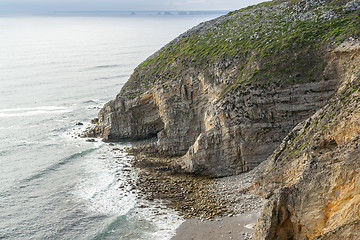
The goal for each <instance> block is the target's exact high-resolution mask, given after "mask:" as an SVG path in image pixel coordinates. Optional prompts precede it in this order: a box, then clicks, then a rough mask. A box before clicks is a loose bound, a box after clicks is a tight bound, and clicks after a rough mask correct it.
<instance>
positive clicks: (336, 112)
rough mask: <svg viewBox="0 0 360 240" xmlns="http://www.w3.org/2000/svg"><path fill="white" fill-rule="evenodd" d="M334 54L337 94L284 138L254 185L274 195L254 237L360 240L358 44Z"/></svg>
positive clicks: (359, 83) (359, 70)
mask: <svg viewBox="0 0 360 240" xmlns="http://www.w3.org/2000/svg"><path fill="white" fill-rule="evenodd" d="M332 55H333V60H332V62H333V65H334V66H336V69H337V70H336V71H337V72H338V73H339V74H340V76H341V79H342V80H341V82H340V84H339V87H338V89H337V91H336V94H335V95H334V96H333V97H332V98H331V99H330V101H329V102H328V103H327V104H326V106H324V107H323V108H321V109H320V110H319V111H317V112H316V113H315V114H314V115H313V116H311V117H310V118H308V119H307V120H305V121H303V122H301V123H300V124H299V125H297V126H296V127H295V128H294V130H293V131H292V132H291V133H290V134H289V135H288V136H287V137H286V138H285V139H284V140H283V142H282V144H281V145H280V147H278V148H277V149H276V150H275V152H274V153H273V154H272V156H271V157H270V158H269V159H268V160H267V161H268V162H267V170H266V171H265V173H263V174H262V175H261V176H260V177H258V179H257V181H256V182H255V184H254V186H253V187H254V188H255V189H256V191H257V192H258V193H259V194H261V195H263V196H264V197H267V198H269V197H270V199H269V202H268V204H267V206H266V207H265V209H264V211H263V213H262V216H261V217H260V219H259V221H258V224H257V236H256V239H359V238H360V233H359V226H360V225H359V223H360V161H359V157H360V42H358V41H350V42H346V43H344V44H342V45H341V46H339V47H337V48H336V49H335V50H334V51H333V53H332Z"/></svg>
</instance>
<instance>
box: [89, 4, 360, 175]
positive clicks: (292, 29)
mask: <svg viewBox="0 0 360 240" xmlns="http://www.w3.org/2000/svg"><path fill="white" fill-rule="evenodd" d="M335 2H336V3H333V2H332V3H331V4H328V3H327V2H326V1H294V2H291V3H290V2H286V1H280V2H279V3H278V2H271V3H264V4H262V5H259V6H255V7H249V8H247V9H243V10H240V11H235V12H232V13H229V14H228V15H226V16H222V17H220V18H217V19H215V20H212V21H209V22H206V23H202V24H200V25H199V26H197V27H194V28H193V29H191V30H189V31H188V32H186V33H184V34H183V35H181V36H179V37H178V38H176V39H175V40H174V41H172V42H170V43H169V44H168V45H166V46H165V47H164V48H163V49H161V50H160V51H158V52H157V53H155V54H154V55H153V56H151V57H150V58H148V59H147V60H146V61H145V62H143V63H142V64H140V65H139V67H138V68H137V69H135V71H134V73H133V74H132V76H131V77H130V79H129V81H128V82H127V83H126V84H125V86H124V87H123V88H122V90H121V92H120V93H119V95H118V96H117V97H116V99H115V100H113V101H110V102H109V103H107V104H106V105H105V106H104V107H103V109H102V110H101V111H100V113H99V117H98V122H97V125H96V127H95V128H94V129H92V130H90V131H88V132H87V134H85V135H86V136H100V137H102V138H103V139H104V140H105V141H119V140H124V139H131V140H147V141H145V142H144V143H143V144H141V147H140V150H141V151H142V152H143V153H149V154H159V155H162V156H172V157H173V156H177V157H179V158H181V160H182V161H181V164H180V165H181V168H182V169H183V170H184V171H186V172H191V173H197V174H203V175H210V176H228V175H233V174H237V173H241V172H244V171H248V170H249V169H252V168H254V167H255V166H256V165H257V164H259V163H260V162H262V161H264V160H265V159H266V158H267V157H268V156H269V155H270V154H271V153H272V152H273V151H274V150H275V148H276V147H277V146H278V145H279V144H280V143H281V140H282V139H283V138H284V137H285V136H286V135H287V133H288V132H289V131H291V129H292V128H293V127H294V126H295V125H296V124H298V123H299V122H301V121H303V120H304V119H306V118H308V117H310V116H311V115H312V114H313V113H315V112H316V111H317V110H318V109H320V108H321V107H323V106H324V105H325V104H326V102H327V101H328V99H329V98H330V97H331V96H332V95H333V94H334V93H335V92H336V90H337V87H338V83H339V81H341V79H342V76H341V69H339V68H338V67H337V65H336V64H338V63H337V62H338V59H337V56H336V54H335V55H334V52H333V51H332V50H333V47H332V46H333V45H332V44H330V43H329V41H332V39H334V40H337V39H340V38H339V34H352V33H354V32H356V31H358V30H356V29H357V28H356V27H355V26H357V25H356V24H358V22H359V21H358V20H357V18H356V13H354V12H353V11H357V10H356V8H355V9H353V7H352V8H348V7H345V3H346V2H347V1H335ZM355 2H356V1H355ZM348 5H349V6H350V5H351V6H353V5H354V4H352V3H351V4H350V3H349V4H347V5H346V6H348ZM336 6H338V7H337V8H335V7H336ZM354 6H357V5H356V4H355V5H354ZM264 18H266V19H267V20H266V21H265V20H262V19H264ZM338 19H339V20H338ZM334 24H337V26H338V28H336V29H337V31H334V30H331V31H330V29H331V27H332V26H333V25H334ZM309 26H311V28H309ZM349 26H350V27H349ZM299 29H300V30H303V31H304V32H305V33H304V34H307V36H303V34H299V32H298V31H299ZM280 32H281V34H280ZM279 34H280V35H279ZM316 37H318V38H319V39H320V38H321V39H322V38H326V39H327V41H320V40H316ZM340 40H341V39H340Z"/></svg>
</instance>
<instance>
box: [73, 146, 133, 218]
mask: <svg viewBox="0 0 360 240" xmlns="http://www.w3.org/2000/svg"><path fill="white" fill-rule="evenodd" d="M101 145H102V143H99V144H98V147H99V146H101ZM99 153H100V156H102V155H104V156H106V157H104V159H102V158H100V159H97V160H95V159H93V160H92V164H89V165H87V168H86V169H85V171H86V176H89V177H88V178H84V179H83V181H81V182H80V183H78V184H77V186H76V189H75V195H77V196H78V197H80V198H81V199H83V200H85V202H86V204H87V207H88V210H90V211H91V212H97V213H101V214H105V215H108V216H115V215H125V214H126V213H127V212H129V211H130V210H131V209H132V208H134V206H135V204H136V195H135V194H134V193H131V191H130V190H131V186H130V184H129V183H128V182H127V181H126V180H128V179H126V177H125V176H124V177H122V176H120V175H121V174H122V173H123V172H122V171H121V169H122V167H123V164H128V163H127V162H129V161H130V158H126V157H125V158H124V159H123V160H124V162H122V163H120V164H118V163H115V161H114V159H111V155H112V154H113V153H111V152H109V148H107V147H103V148H100V149H99ZM97 156H99V155H97ZM128 177H130V176H128Z"/></svg>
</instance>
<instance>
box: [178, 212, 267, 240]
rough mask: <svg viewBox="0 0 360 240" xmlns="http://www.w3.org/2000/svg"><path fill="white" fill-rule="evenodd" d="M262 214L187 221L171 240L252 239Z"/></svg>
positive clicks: (253, 213)
mask: <svg viewBox="0 0 360 240" xmlns="http://www.w3.org/2000/svg"><path fill="white" fill-rule="evenodd" d="M259 215H260V213H256V212H248V213H243V214H240V215H238V216H235V217H224V218H222V219H220V220H214V221H202V220H197V219H189V220H186V221H185V222H184V223H183V224H182V225H181V226H180V227H179V228H178V229H177V230H176V235H175V236H174V237H173V238H172V239H171V240H220V239H233V240H248V239H252V235H253V233H254V226H255V224H256V221H257V218H258V217H259Z"/></svg>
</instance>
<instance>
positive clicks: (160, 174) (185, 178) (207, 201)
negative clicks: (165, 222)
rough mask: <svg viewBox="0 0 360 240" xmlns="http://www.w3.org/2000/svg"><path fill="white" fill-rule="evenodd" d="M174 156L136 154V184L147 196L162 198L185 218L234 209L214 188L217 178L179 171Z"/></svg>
mask: <svg viewBox="0 0 360 240" xmlns="http://www.w3.org/2000/svg"><path fill="white" fill-rule="evenodd" d="M173 162H174V160H172V159H169V158H155V157H144V156H137V157H136V158H135V160H134V161H133V165H134V166H135V167H137V168H139V169H140V172H139V178H138V181H137V188H138V190H140V195H141V196H142V197H144V198H145V199H147V200H155V199H161V200H163V201H164V203H165V204H166V205H167V206H168V207H170V208H173V209H175V210H177V211H178V212H179V213H180V214H181V215H183V216H184V217H185V218H200V219H213V218H215V217H217V216H227V215H229V214H231V213H232V211H230V210H229V209H228V207H227V205H225V203H224V201H223V200H222V199H221V198H219V197H218V196H216V195H215V194H214V192H212V191H211V186H212V184H213V183H214V181H215V180H213V179H209V178H207V177H202V176H191V175H187V174H181V173H177V167H176V166H175V165H174V164H173Z"/></svg>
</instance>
